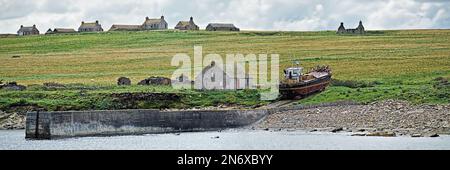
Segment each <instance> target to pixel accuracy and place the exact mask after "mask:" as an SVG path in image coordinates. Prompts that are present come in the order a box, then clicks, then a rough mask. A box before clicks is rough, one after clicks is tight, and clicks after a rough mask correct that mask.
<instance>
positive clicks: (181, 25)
mask: <svg viewBox="0 0 450 170" xmlns="http://www.w3.org/2000/svg"><path fill="white" fill-rule="evenodd" d="M188 25H190V22H189V21H180V22H178V24H177V27H185V26H188Z"/></svg>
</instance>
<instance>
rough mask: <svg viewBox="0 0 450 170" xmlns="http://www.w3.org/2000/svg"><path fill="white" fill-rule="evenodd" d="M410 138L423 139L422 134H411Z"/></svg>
mask: <svg viewBox="0 0 450 170" xmlns="http://www.w3.org/2000/svg"><path fill="white" fill-rule="evenodd" d="M411 137H413V138H418V137H423V136H422V134H418V133H417V134H412V135H411Z"/></svg>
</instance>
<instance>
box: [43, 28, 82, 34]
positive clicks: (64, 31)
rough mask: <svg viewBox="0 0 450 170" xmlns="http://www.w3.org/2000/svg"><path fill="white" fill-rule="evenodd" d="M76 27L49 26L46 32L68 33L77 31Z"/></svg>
mask: <svg viewBox="0 0 450 170" xmlns="http://www.w3.org/2000/svg"><path fill="white" fill-rule="evenodd" d="M76 32H77V31H75V29H72V28H55V29H53V30H52V29H51V28H49V29H48V30H47V32H46V33H45V34H68V33H76Z"/></svg>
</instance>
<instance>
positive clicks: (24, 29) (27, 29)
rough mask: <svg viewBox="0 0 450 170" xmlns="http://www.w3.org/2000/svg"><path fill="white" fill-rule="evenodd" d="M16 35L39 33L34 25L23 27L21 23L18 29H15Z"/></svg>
mask: <svg viewBox="0 0 450 170" xmlns="http://www.w3.org/2000/svg"><path fill="white" fill-rule="evenodd" d="M17 35H19V36H24V35H39V30H38V29H37V28H36V25H33V26H31V27H24V26H23V25H21V26H20V29H19V30H18V31H17Z"/></svg>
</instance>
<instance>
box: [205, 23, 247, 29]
mask: <svg viewBox="0 0 450 170" xmlns="http://www.w3.org/2000/svg"><path fill="white" fill-rule="evenodd" d="M206 30H207V31H240V30H239V28H237V27H236V26H234V25H233V24H223V23H210V24H208V26H206Z"/></svg>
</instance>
